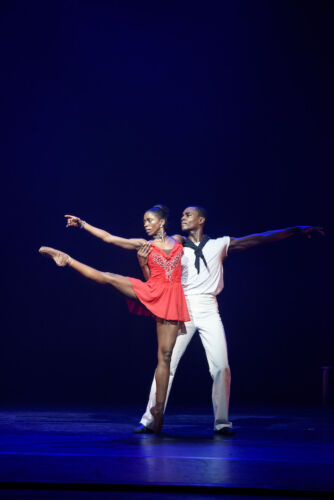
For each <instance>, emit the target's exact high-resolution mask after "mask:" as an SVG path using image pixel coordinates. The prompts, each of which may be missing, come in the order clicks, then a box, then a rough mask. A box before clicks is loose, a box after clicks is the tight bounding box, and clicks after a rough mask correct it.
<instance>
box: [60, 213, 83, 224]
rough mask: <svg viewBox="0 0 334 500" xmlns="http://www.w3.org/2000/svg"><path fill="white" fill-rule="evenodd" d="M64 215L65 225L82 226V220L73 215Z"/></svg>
mask: <svg viewBox="0 0 334 500" xmlns="http://www.w3.org/2000/svg"><path fill="white" fill-rule="evenodd" d="M64 217H66V219H67V220H66V227H82V224H83V222H84V221H83V220H82V219H80V217H76V216H75V215H64Z"/></svg>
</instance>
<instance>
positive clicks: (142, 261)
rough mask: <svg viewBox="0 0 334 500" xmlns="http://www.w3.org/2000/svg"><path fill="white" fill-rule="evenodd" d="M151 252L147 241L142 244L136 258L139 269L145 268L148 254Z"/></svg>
mask: <svg viewBox="0 0 334 500" xmlns="http://www.w3.org/2000/svg"><path fill="white" fill-rule="evenodd" d="M151 252H152V247H151V243H150V242H149V241H147V242H146V243H144V244H143V245H142V246H141V247H140V248H139V250H138V252H137V257H138V261H139V265H140V267H145V266H146V265H147V258H148V256H149V254H150V253H151Z"/></svg>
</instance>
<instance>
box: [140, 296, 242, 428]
mask: <svg viewBox="0 0 334 500" xmlns="http://www.w3.org/2000/svg"><path fill="white" fill-rule="evenodd" d="M186 300H187V305H188V310H189V315H190V321H188V322H186V323H185V327H186V333H185V334H183V335H178V337H177V340H176V343H175V346H174V349H173V354H172V358H171V364H170V376H169V384H168V390H167V398H166V403H165V409H166V405H167V401H168V397H169V393H170V390H171V387H172V383H173V380H174V375H175V372H176V369H177V367H178V364H179V361H180V359H181V357H182V355H183V353H184V352H185V350H186V349H187V347H188V344H189V342H190V341H191V339H192V337H193V335H194V333H195V332H196V330H198V332H199V335H200V338H201V341H202V344H203V347H204V349H205V354H206V358H207V360H208V364H209V370H210V374H211V377H212V380H213V386H212V404H213V412H214V419H215V420H214V428H215V429H216V430H219V429H221V428H223V427H232V424H231V422H229V421H228V406H229V398H230V383H231V373H230V368H229V364H228V356H227V345H226V338H225V331H224V326H223V323H222V320H221V318H220V315H219V310H218V304H217V299H216V297H215V296H214V295H210V294H202V295H188V296H186ZM155 396H156V383H155V378H154V379H153V383H152V386H151V392H150V396H149V401H148V405H147V408H146V411H145V413H144V415H143V416H142V419H141V421H140V422H141V424H143V425H145V426H146V427H151V426H152V422H153V417H152V415H151V412H150V409H151V408H152V407H153V406H154V405H155V401H156V399H155Z"/></svg>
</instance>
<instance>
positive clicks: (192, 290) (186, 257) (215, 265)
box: [181, 236, 230, 295]
mask: <svg viewBox="0 0 334 500" xmlns="http://www.w3.org/2000/svg"><path fill="white" fill-rule="evenodd" d="M199 244H200V242H198V243H197V244H196V243H195V245H197V246H198V245H199ZM229 245H230V237H229V236H224V237H223V238H217V239H210V240H209V241H207V243H206V244H205V245H204V247H203V249H202V252H203V255H204V257H205V260H206V263H207V265H208V268H206V266H205V264H204V262H203V259H200V268H199V269H200V271H199V273H197V269H196V267H195V258H196V256H195V252H194V250H193V249H192V248H189V247H185V248H184V249H183V256H182V260H181V266H182V276H181V282H182V286H183V289H184V293H185V295H198V294H202V293H208V294H212V295H218V293H220V292H221V291H222V289H223V288H224V271H223V261H224V259H225V258H226V257H227V251H228V247H229Z"/></svg>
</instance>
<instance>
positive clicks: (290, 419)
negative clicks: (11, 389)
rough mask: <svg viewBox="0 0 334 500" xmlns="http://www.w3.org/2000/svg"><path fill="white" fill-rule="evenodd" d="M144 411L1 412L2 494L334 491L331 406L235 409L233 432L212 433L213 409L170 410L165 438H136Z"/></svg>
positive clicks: (29, 409) (146, 495) (42, 409)
mask: <svg viewBox="0 0 334 500" xmlns="http://www.w3.org/2000/svg"><path fill="white" fill-rule="evenodd" d="M139 410H140V408H115V407H85V408H84V407H80V408H79V407H71V408H57V407H53V408H51V407H33V408H32V407H28V406H27V407H25V408H23V407H20V408H14V407H11V408H10V407H2V408H0V496H1V491H2V492H3V493H4V492H5V491H7V492H8V496H6V498H12V497H11V496H10V494H9V493H10V491H14V490H15V488H16V487H17V488H19V487H21V488H24V487H26V486H27V487H29V488H36V491H35V498H42V497H43V495H42V492H41V491H37V489H38V488H43V487H47V488H49V487H54V488H57V485H58V487H59V488H64V489H65V490H66V489H67V488H72V489H75V488H78V489H81V488H82V489H85V488H87V489H88V490H89V489H91V490H94V489H96V490H100V491H101V493H102V490H103V489H104V490H105V491H106V490H108V488H109V489H110V488H111V489H113V488H115V487H116V486H117V485H118V486H119V487H120V491H119V493H118V496H117V498H123V496H122V495H123V494H124V498H125V497H128V496H129V493H128V492H127V491H125V490H126V489H127V488H129V489H130V490H131V489H132V491H135V490H136V489H137V495H139V496H136V497H133V498H138V499H139V498H153V496H150V495H154V491H153V490H152V488H153V489H154V488H158V489H159V487H163V486H164V487H169V488H170V494H173V498H175V495H176V496H177V495H178V491H179V492H180V493H181V492H183V493H182V498H184V499H185V498H187V488H192V491H198V493H200V492H201V493H202V494H203V496H201V498H206V495H204V492H205V491H207V493H208V494H210V498H212V495H214V494H218V493H221V492H224V494H225V495H228V494H230V493H231V492H232V493H234V495H233V496H234V498H237V497H236V494H241V495H242V494H245V493H246V492H247V493H248V494H253V495H255V494H257V493H260V494H266V495H268V496H270V495H271V494H275V495H277V494H279V495H282V496H285V497H288V496H290V495H292V496H294V495H295V494H298V495H299V496H301V497H302V496H303V495H304V494H305V495H310V494H311V495H312V496H314V497H316V495H319V498H320V497H324V496H327V495H328V494H329V493H330V492H332V493H333V497H334V418H333V417H334V411H333V410H330V411H327V412H323V411H322V410H321V409H310V408H309V409H305V408H299V409H296V408H294V409H292V408H285V409H280V410H277V409H275V410H274V409H271V410H270V409H263V408H262V409H257V410H251V411H250V410H249V409H248V410H247V409H243V410H239V411H234V412H233V413H232V415H231V419H232V421H233V424H234V428H235V430H236V434H235V436H233V437H229V438H226V437H223V436H219V435H215V434H214V433H213V432H212V415H211V413H210V411H209V410H210V409H204V410H203V409H197V408H192V409H190V408H187V409H186V410H185V408H183V409H182V410H180V409H177V408H169V409H168V414H167V415H166V420H165V426H164V432H163V434H161V435H160V436H158V437H157V436H154V435H151V434H149V435H138V434H134V433H133V432H132V431H133V428H134V427H135V426H136V425H137V423H138V417H139V415H140V411H139ZM43 485H44V486H43ZM1 488H2V490H1ZM122 488H123V490H124V493H121V490H122ZM196 489H197V490H196ZM140 491H143V493H140ZM145 491H146V493H145ZM72 493H73V496H72V497H71V498H76V496H75V491H73V492H72ZM157 493H158V490H157ZM189 493H190V491H189ZM39 495H41V496H39ZM87 495H88V491H87ZM141 495H143V496H141ZM190 496H191V495H189V498H190ZM1 498H5V497H2V496H1ZM13 498H14V497H13ZM44 498H45V496H44ZM50 498H51V497H50ZM57 498H58V497H57ZM62 498H65V496H62ZM80 498H81V497H80ZM85 498H86V497H85ZM87 498H91V497H88V496H87ZM92 498H95V497H92ZM108 498H109V497H108ZM113 498H114V497H113ZM115 498H116V497H115ZM154 498H156V497H154ZM164 498H169V497H168V496H165V497H164ZM276 498H277V497H276Z"/></svg>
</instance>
